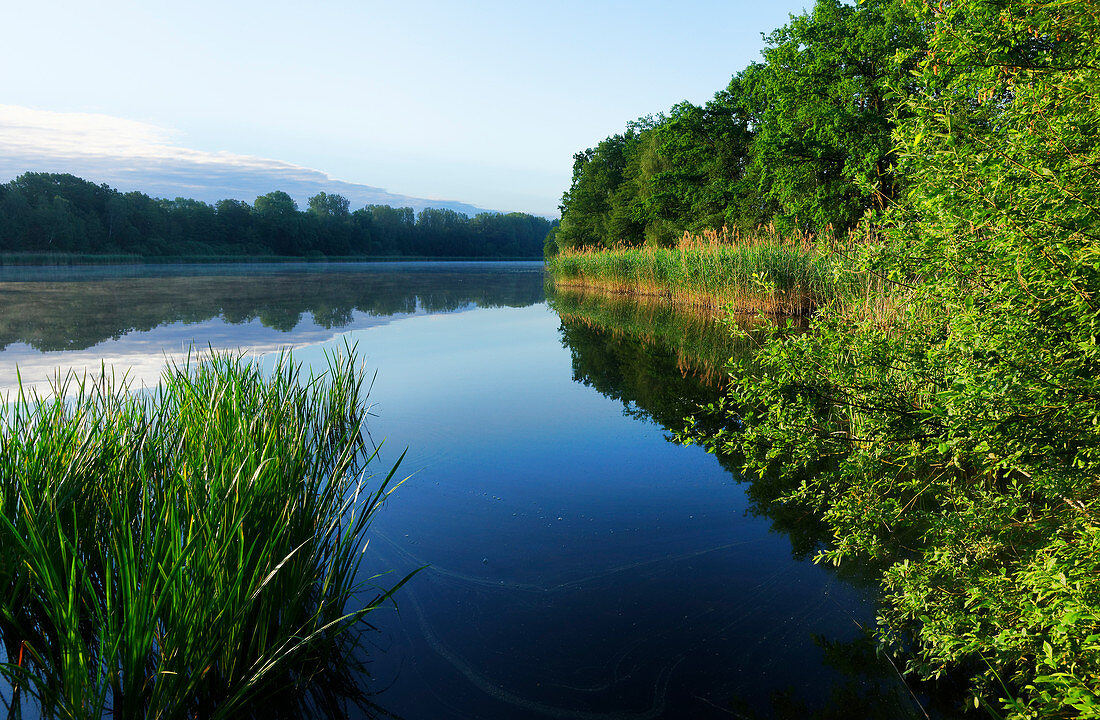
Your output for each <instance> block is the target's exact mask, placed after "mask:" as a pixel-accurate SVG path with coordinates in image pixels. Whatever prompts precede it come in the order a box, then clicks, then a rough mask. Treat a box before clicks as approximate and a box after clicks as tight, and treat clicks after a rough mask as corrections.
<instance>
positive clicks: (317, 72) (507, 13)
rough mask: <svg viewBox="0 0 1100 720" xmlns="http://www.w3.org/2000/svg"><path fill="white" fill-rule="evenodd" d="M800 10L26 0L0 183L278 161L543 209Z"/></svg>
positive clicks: (496, 205)
mask: <svg viewBox="0 0 1100 720" xmlns="http://www.w3.org/2000/svg"><path fill="white" fill-rule="evenodd" d="M808 7H809V5H808V4H807V3H804V2H794V1H791V0H773V1H772V2H751V1H746V0H728V1H727V2H717V1H705V2H704V1H692V0H682V1H680V2H658V1H656V0H636V1H635V2H597V1H596V0H589V2H575V1H574V0H562V1H558V2H553V3H547V2H539V3H536V2H524V1H522V0H513V1H511V2H496V1H491V2H489V1H487V2H464V3H460V2H441V1H431V2H429V1H414V2H386V3H382V2H352V1H350V0H344V1H337V0H331V1H325V0H317V1H316V2H314V3H310V4H304V3H300V2H295V3H290V2H283V1H280V0H266V1H265V2H252V1H251V0H246V1H243V2H233V1H232V0H221V1H220V2H213V1H209V0H194V1H192V2H188V3H179V2H171V3H169V2H160V1H159V0H143V1H141V2H137V1H123V0H100V1H97V2H94V3H90V2H87V1H86V0H84V1H82V2H68V1H61V2H34V3H31V2H21V3H18V4H12V5H9V7H7V8H5V16H6V17H5V22H4V23H3V25H2V26H0V155H3V156H6V157H7V158H8V159H7V162H6V163H5V164H3V165H0V180H8V179H10V177H9V176H13V175H14V174H16V173H17V172H18V170H19V169H49V170H56V169H60V167H61V166H62V165H63V164H64V163H65V162H66V161H68V162H70V163H71V164H72V166H73V167H74V168H75V169H74V172H76V170H77V169H79V170H83V172H84V173H85V174H87V173H89V172H92V173H94V172H95V171H96V168H102V172H101V173H100V175H101V176H102V177H101V178H94V177H93V178H92V179H96V180H99V181H111V180H112V179H113V178H118V177H124V178H127V179H126V180H124V181H123V182H133V183H138V182H139V181H140V180H141V179H142V178H147V179H148V180H149V181H150V182H151V181H153V180H155V179H156V177H155V176H156V173H157V167H168V166H170V165H171V164H172V163H175V162H183V163H190V165H189V166H188V167H189V168H190V172H191V177H192V181H193V183H194V184H201V182H202V178H201V174H202V168H204V167H206V168H211V169H212V171H214V169H215V168H216V166H218V165H219V163H220V164H222V165H226V164H228V165H230V166H232V167H233V168H235V170H237V171H240V172H242V173H247V172H252V171H255V173H256V174H257V176H258V178H260V180H270V181H272V182H275V181H277V180H278V177H279V176H278V172H279V171H278V170H272V168H276V169H277V168H280V167H283V166H286V167H289V168H297V169H299V170H302V169H304V170H312V171H320V172H321V173H324V174H327V175H328V176H330V177H331V178H333V179H337V180H342V181H346V182H351V183H360V184H364V185H369V186H373V187H375V188H385V189H386V190H388V191H390V192H393V193H400V194H405V195H411V196H417V197H428V198H445V199H451V200H458V201H464V202H467V203H472V204H473V205H476V206H478V207H483V208H492V209H499V210H523V211H528V212H538V213H553V212H554V211H555V210H556V206H557V202H558V200H559V199H560V196H561V193H562V192H563V191H564V190H565V189H566V187H567V186H568V183H569V177H570V172H571V166H572V155H573V153H575V152H577V151H578V150H583V149H584V148H586V147H589V146H592V145H594V144H595V143H597V142H598V141H600V140H601V139H603V138H604V137H606V136H607V135H609V134H611V133H614V132H618V131H621V130H622V129H623V127H624V126H625V124H626V123H627V122H628V121H629V120H632V119H634V118H636V117H639V116H641V115H645V114H648V113H655V112H660V111H663V110H667V109H668V108H669V107H670V106H672V105H673V104H675V103H677V102H679V101H681V100H690V101H693V102H697V103H698V102H704V101H706V100H707V99H709V98H710V97H711V96H712V95H713V94H714V92H715V91H717V90H718V89H720V88H722V87H724V86H725V85H726V83H727V82H728V81H729V78H730V76H731V75H732V74H734V73H735V72H737V71H738V70H740V69H742V68H743V67H745V65H747V64H748V63H749V62H751V61H753V60H756V59H758V58H759V56H760V55H759V54H760V50H761V48H762V47H763V41H762V40H761V37H760V34H761V33H762V32H770V31H771V30H773V29H775V28H776V27H778V26H780V25H782V24H784V23H785V22H786V21H787V18H788V15H789V14H790V13H799V12H801V11H802V10H803V9H804V8H808ZM134 157H138V158H140V159H141V160H142V161H143V162H140V163H136V164H134V166H133V167H130V166H128V165H127V163H128V162H129V160H130V159H131V158H134ZM150 158H153V161H150ZM35 163H38V167H30V166H29V165H33V164H35ZM20 164H22V165H28V166H27V167H21V165H20ZM138 166H140V172H139V171H138V170H137V169H135V168H137V167H138ZM126 170H129V174H126V173H125V172H123V171H126ZM112 173H113V174H112ZM120 173H122V174H121V175H120ZM264 173H267V174H266V175H265V174H264ZM272 173H274V174H272ZM77 174H81V173H80V172H77ZM260 180H258V181H260ZM126 189H129V188H126ZM185 189H186V188H185ZM267 189H275V188H274V187H269V188H267ZM245 190H246V189H244V188H242V190H241V191H240V192H241V193H244V192H245ZM250 191H251V190H249V192H250ZM180 194H187V193H186V192H181V193H180ZM191 195H192V196H196V197H197V196H199V195H200V193H199V192H192V193H191ZM223 196H224V193H223ZM241 199H244V200H249V201H251V200H252V199H254V196H253V197H242V198H241Z"/></svg>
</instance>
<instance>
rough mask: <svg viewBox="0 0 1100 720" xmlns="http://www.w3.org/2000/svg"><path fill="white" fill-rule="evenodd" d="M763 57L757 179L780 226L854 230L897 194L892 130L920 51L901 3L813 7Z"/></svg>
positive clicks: (835, 0)
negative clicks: (903, 85) (900, 91)
mask: <svg viewBox="0 0 1100 720" xmlns="http://www.w3.org/2000/svg"><path fill="white" fill-rule="evenodd" d="M767 41H768V47H767V48H766V49H765V50H764V58H765V60H766V62H767V72H766V73H763V75H762V78H761V79H762V80H763V81H764V82H765V84H766V98H767V104H766V108H765V109H764V112H763V115H762V117H761V118H760V119H759V122H758V124H757V126H756V127H755V141H754V147H753V158H754V174H755V175H756V176H757V177H758V178H759V187H760V192H761V194H762V195H763V197H764V198H765V199H766V200H767V202H768V203H769V204H770V205H771V206H772V207H773V208H774V214H775V219H776V220H777V221H779V223H780V224H781V226H784V227H793V226H795V225H797V226H799V227H801V228H804V229H814V230H820V229H823V228H825V227H826V226H828V225H830V224H831V225H832V226H833V227H834V228H835V229H837V230H846V229H848V228H851V227H852V226H853V225H854V224H855V223H856V221H858V220H859V219H860V217H862V216H863V214H864V213H865V212H866V211H867V210H871V209H874V210H879V211H881V210H883V209H885V208H886V207H887V206H888V205H889V204H890V203H891V202H892V201H893V199H894V197H895V196H896V193H897V188H896V181H895V177H894V173H893V169H892V168H893V165H894V164H895V158H894V154H893V144H892V140H891V132H892V131H893V118H894V117H895V116H896V115H897V113H898V112H899V106H898V103H897V101H896V99H895V98H896V97H897V95H896V93H892V92H891V90H890V87H891V86H892V85H893V86H897V85H898V84H899V83H900V82H902V81H904V80H905V79H906V78H908V77H909V74H910V72H911V71H912V70H913V68H914V66H915V63H916V60H917V59H918V58H919V57H920V53H921V51H922V48H923V46H924V42H925V40H924V29H923V27H922V26H921V24H920V23H919V22H917V19H916V17H915V16H914V14H913V13H912V11H911V10H909V9H908V8H907V7H906V5H905V3H904V2H903V1H902V0H863V2H860V3H859V4H858V5H848V4H846V3H843V2H841V1H840V0H817V2H816V3H815V5H814V9H813V12H812V13H809V14H803V15H799V16H796V17H792V18H791V21H790V23H788V24H787V25H785V26H784V27H782V28H780V29H779V30H776V31H775V32H774V33H772V34H771V35H770V36H769V37H768V38H767Z"/></svg>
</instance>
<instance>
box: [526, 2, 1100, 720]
mask: <svg viewBox="0 0 1100 720" xmlns="http://www.w3.org/2000/svg"><path fill="white" fill-rule="evenodd" d="M1098 33H1100V3H1097V2H1095V1H1092V0H1089V1H1085V2H1081V1H1080V0H1077V1H1074V2H1068V1H1065V0H1026V1H1025V0H947V1H946V2H945V1H943V0H936V1H935V2H932V1H930V0H862V1H861V2H859V3H858V4H847V3H842V2H840V1H839V0H818V1H817V2H816V4H815V5H814V7H813V10H812V12H808V13H805V14H803V15H800V16H797V17H792V18H791V20H790V22H789V23H788V24H787V25H786V26H784V27H783V28H780V29H778V30H776V31H775V32H773V33H772V34H771V35H769V36H768V37H767V48H766V49H765V51H764V53H763V61H762V62H759V63H756V64H753V65H751V66H749V67H748V68H746V69H744V70H743V71H741V72H740V73H738V74H737V75H735V76H734V77H733V79H732V80H731V82H730V83H729V85H728V86H727V87H726V88H725V89H723V90H721V91H719V92H718V93H717V94H716V95H715V97H714V99H713V100H711V101H710V102H708V103H706V104H705V105H703V106H697V105H693V104H691V103H682V104H680V105H677V106H676V107H674V108H672V109H671V110H670V111H669V112H668V113H667V114H662V115H657V116H652V117H646V118H643V119H641V120H637V121H634V122H632V123H630V124H629V125H628V126H627V128H626V130H625V131H624V132H623V133H621V134H617V135H614V136H612V137H609V138H607V139H605V140H603V141H602V142H600V143H598V144H597V145H596V146H595V147H593V148H590V149H588V150H586V151H584V152H581V153H578V154H577V155H576V156H575V158H574V172H573V179H572V184H571V186H570V188H569V189H568V191H567V192H566V193H565V195H564V196H563V199H562V204H561V209H562V219H561V224H560V226H559V227H558V228H556V229H555V230H552V231H551V233H550V235H549V236H548V238H547V243H546V254H547V257H548V258H550V260H551V262H550V267H551V270H552V271H553V270H554V268H555V267H562V268H566V267H573V266H576V265H578V264H580V263H582V262H583V263H586V264H587V265H589V266H593V267H597V266H598V267H603V268H607V270H606V273H604V275H602V276H601V275H599V273H597V272H595V271H594V272H593V276H594V277H598V278H599V277H602V278H604V279H605V280H606V279H607V278H617V279H618V280H619V281H620V283H622V284H626V285H629V284H630V283H637V282H638V280H639V278H641V277H642V275H641V274H639V271H638V268H639V267H641V266H642V263H643V261H646V262H648V260H645V258H646V257H649V256H648V255H646V256H643V255H640V254H638V253H637V252H636V251H635V248H634V247H633V246H641V245H644V246H647V250H648V249H649V248H651V247H653V246H657V247H660V246H675V248H676V249H677V250H678V251H680V253H681V254H680V255H679V256H676V257H674V258H673V259H672V260H671V261H669V262H670V263H672V264H675V267H672V266H671V265H670V267H667V268H666V267H665V266H664V265H660V264H659V263H657V262H656V261H654V262H652V263H651V264H652V265H653V266H654V267H655V268H656V270H653V271H646V272H647V273H648V274H647V275H645V277H646V278H654V280H653V281H652V282H655V283H657V282H667V279H668V278H681V277H682V278H683V284H693V283H695V284H698V283H699V282H700V281H701V278H703V275H702V274H701V273H697V272H690V270H691V266H690V264H689V263H688V260H690V259H691V258H692V257H694V256H697V255H699V254H700V253H702V252H712V250H711V249H710V248H709V246H708V244H707V243H706V242H702V243H700V242H698V241H697V240H696V238H698V237H704V238H710V239H711V240H710V241H709V242H710V244H711V245H721V243H723V242H729V243H731V244H732V246H734V247H735V248H736V247H737V246H738V244H740V246H742V247H749V248H750V249H751V250H752V251H753V253H754V257H756V258H758V260H756V261H754V262H756V263H757V264H756V265H755V266H754V267H753V268H752V272H751V282H752V283H754V284H755V285H757V286H759V287H762V288H769V287H772V288H774V287H775V285H776V283H777V278H776V272H774V270H775V268H773V267H770V266H769V263H770V262H771V261H770V260H769V259H768V258H769V257H773V256H774V257H780V256H779V255H776V254H771V255H769V254H768V253H765V252H762V251H761V248H763V249H767V248H768V247H771V246H776V247H778V246H780V245H782V246H783V247H785V248H795V249H797V251H798V252H800V253H803V254H805V255H806V256H807V257H811V258H814V259H820V260H822V261H823V263H824V265H826V266H827V267H828V268H829V272H831V273H832V274H833V278H834V279H833V282H832V283H831V284H829V285H827V286H826V287H829V288H833V289H834V291H832V292H831V295H827V296H825V297H823V298H820V299H819V300H818V301H816V302H815V304H814V307H813V312H812V315H811V317H810V321H809V325H808V327H807V328H798V329H797V330H793V331H792V329H789V328H788V327H787V323H784V322H778V323H775V322H773V323H772V324H771V327H772V329H771V331H770V333H768V334H766V336H764V337H758V338H756V339H755V342H756V343H757V345H758V348H757V350H756V352H755V353H753V354H752V356H751V358H746V359H738V360H736V361H734V362H732V363H731V365H730V367H729V372H730V375H731V386H730V390H729V393H728V395H727V396H726V397H725V398H723V400H722V401H721V402H719V403H717V404H716V405H713V406H711V407H710V408H709V410H708V411H707V413H709V414H710V415H711V416H712V417H711V421H710V422H708V423H707V424H706V425H707V426H706V427H704V426H703V424H702V423H701V424H699V425H698V426H697V427H696V428H694V429H693V428H691V427H689V428H688V429H687V430H685V431H683V432H680V433H679V437H680V439H681V440H683V441H687V442H698V443H700V444H703V445H705V446H707V447H708V448H710V449H711V450H713V451H715V452H717V453H719V454H720V455H722V456H723V457H726V458H731V459H734V460H735V461H736V464H737V465H738V466H739V467H740V468H741V471H742V473H743V477H744V478H745V479H746V480H747V481H749V482H752V483H754V484H755V483H766V484H767V485H769V486H770V487H771V488H772V489H773V490H774V491H775V495H776V497H777V499H776V500H775V501H774V502H775V504H776V505H777V506H782V507H783V508H785V511H786V512H790V513H803V514H806V515H807V516H813V517H817V518H819V519H820V520H821V521H822V522H823V523H824V524H825V526H826V527H827V528H828V534H829V538H828V540H827V542H825V543H823V544H822V545H821V546H820V547H819V548H818V556H817V558H818V560H819V561H821V562H827V563H835V564H850V563H853V562H855V563H858V564H859V565H860V566H863V567H868V568H874V569H876V571H877V572H879V573H880V576H881V585H882V607H881V612H880V626H879V628H878V637H879V638H880V640H881V641H882V643H883V647H884V648H886V649H888V651H890V652H896V653H898V655H899V657H900V658H902V659H903V668H904V669H905V670H906V671H907V672H908V673H910V674H911V675H913V676H916V677H920V678H924V679H929V680H932V681H939V682H943V683H947V684H957V685H961V686H963V687H965V688H966V691H967V693H968V700H967V705H968V706H971V707H973V708H984V710H985V712H986V714H988V715H990V716H993V717H1002V718H1003V717H1010V718H1039V717H1042V718H1097V717H1100V520H1098V517H1100V430H1098V428H1100V349H1098V348H1100V345H1098V338H1100V142H1098V140H1100V44H1098V43H1097V42H1096V37H1097V34H1098ZM723 228H724V230H723ZM783 237H786V238H788V240H781V239H778V240H777V239H776V238H783ZM792 239H793V240H792ZM685 240H691V242H685ZM630 253H634V254H630ZM650 255H652V257H653V258H656V259H657V260H661V259H662V258H664V257H665V256H663V255H659V254H656V253H650ZM557 257H565V258H566V259H567V260H568V262H567V263H559V264H558V265H555V262H554V258H557ZM638 258H641V259H638ZM676 263H679V264H676ZM731 264H732V263H731ZM647 282H648V280H647ZM706 416H707V415H706V414H704V415H702V416H701V417H706ZM714 417H717V418H720V419H723V420H725V421H726V426H725V427H724V428H723V427H721V424H720V423H717V424H716V423H714V422H713V419H714ZM715 427H719V428H720V429H719V430H717V431H715V430H714V429H713V428H715Z"/></svg>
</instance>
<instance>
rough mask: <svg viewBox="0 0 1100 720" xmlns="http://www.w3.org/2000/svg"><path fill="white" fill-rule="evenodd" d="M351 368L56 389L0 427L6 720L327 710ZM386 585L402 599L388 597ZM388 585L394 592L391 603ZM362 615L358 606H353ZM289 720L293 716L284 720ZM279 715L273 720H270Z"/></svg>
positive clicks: (366, 506)
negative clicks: (38, 711) (35, 715)
mask: <svg viewBox="0 0 1100 720" xmlns="http://www.w3.org/2000/svg"><path fill="white" fill-rule="evenodd" d="M363 380H364V378H363V374H362V372H361V370H359V369H357V367H356V364H355V358H354V353H353V352H348V353H345V354H342V355H340V356H332V357H330V358H329V365H328V369H327V371H326V372H324V373H322V374H320V375H316V376H315V375H313V374H310V375H309V376H308V377H307V376H304V375H303V374H302V372H301V370H300V369H299V367H298V366H297V365H295V364H294V363H293V362H292V361H291V360H290V359H289V358H285V357H284V358H282V359H281V360H280V361H279V363H278V364H277V366H276V367H275V369H274V370H273V371H272V372H271V373H266V372H261V369H260V368H259V366H258V365H256V364H254V363H249V362H245V361H243V360H242V359H241V358H239V357H237V356H231V355H216V356H214V357H213V358H211V359H209V360H206V361H203V362H201V363H197V362H194V363H190V364H188V365H185V366H183V367H174V368H171V369H169V370H168V371H166V373H165V375H164V378H163V382H162V384H161V385H160V386H159V387H158V388H157V389H156V390H154V391H151V392H149V393H141V394H136V393H129V392H126V388H125V387H124V386H120V385H119V384H117V383H115V382H113V381H112V380H111V379H110V378H101V377H96V378H75V377H69V378H67V379H65V380H64V381H62V382H61V383H60V385H59V386H58V387H57V388H55V390H56V392H55V393H53V394H52V395H51V396H50V397H48V398H47V397H42V398H40V397H34V396H28V395H26V394H23V393H21V394H20V395H19V396H18V397H16V398H14V399H13V398H9V401H10V402H9V405H8V407H7V410H6V411H5V414H4V415H3V418H2V423H0V586H2V587H3V588H4V594H3V598H2V604H0V640H2V643H3V653H4V655H6V660H7V662H6V664H3V665H0V675H2V677H3V678H4V680H5V681H6V682H7V684H8V687H7V688H6V690H5V692H4V693H3V694H4V696H5V701H6V702H7V703H9V704H11V705H12V707H13V710H12V712H16V716H18V710H19V706H20V704H21V703H22V702H23V701H24V700H26V699H28V698H27V696H32V697H33V699H34V701H35V704H38V705H40V706H41V708H42V711H43V714H44V715H46V716H57V717H85V718H91V717H103V716H106V715H107V714H111V715H113V716H114V717H126V718H138V717H160V718H177V717H178V718H183V717H241V716H247V715H248V714H249V713H250V712H251V711H250V708H254V707H255V704H256V703H257V702H260V701H263V700H264V699H268V700H270V699H271V698H272V697H273V696H277V698H278V701H279V703H280V705H281V707H282V708H283V710H284V711H286V710H287V709H288V708H290V709H291V710H290V712H289V714H290V715H293V714H294V713H295V712H297V711H304V709H305V708H306V707H307V706H309V705H310V704H315V703H319V702H327V701H328V700H330V699H331V693H330V690H331V684H330V685H329V686H328V687H327V688H325V687H319V686H318V684H317V683H316V682H314V681H315V680H316V678H317V677H318V676H319V675H325V674H328V673H331V674H332V675H333V676H334V677H336V678H337V679H339V676H340V672H341V667H342V663H341V662H340V660H341V657H342V655H343V651H344V644H345V640H346V639H347V638H348V637H350V636H349V635H348V634H347V632H346V631H349V630H353V629H354V628H355V627H356V626H357V625H358V623H359V621H360V620H361V619H362V618H363V617H364V616H365V615H366V614H367V613H368V612H369V611H370V610H372V609H374V608H375V607H377V606H378V605H379V604H380V603H382V602H384V601H385V600H386V599H388V598H389V596H390V592H392V591H384V590H380V591H377V592H371V591H369V590H368V591H366V592H367V594H366V595H365V596H361V595H360V593H361V592H363V591H364V590H365V589H363V588H360V587H358V581H357V576H358V572H359V566H360V561H361V558H362V554H361V548H362V534H363V531H364V530H365V528H366V526H367V524H368V523H369V522H370V519H371V517H372V515H373V514H374V513H375V512H376V511H377V509H378V508H379V506H380V504H381V503H382V501H383V500H384V498H385V497H386V495H387V492H388V491H387V488H388V486H389V484H390V481H391V478H392V476H393V472H392V471H391V472H390V474H389V475H388V476H387V477H386V478H385V479H384V480H382V481H381V482H378V483H374V484H373V485H372V486H371V487H370V488H368V487H367V486H366V485H365V482H364V476H363V474H362V471H363V469H364V466H365V464H366V463H367V462H368V461H369V458H370V455H369V454H368V453H367V447H366V446H365V444H364V440H363V436H362V423H363V421H364V419H365V415H366V406H365V405H364V403H363V399H364V388H363ZM402 582H403V581H402ZM400 584H401V583H397V586H400ZM364 597H365V598H366V599H365V600H364V599H363V598H364ZM295 709H296V710H295ZM283 714H286V713H285V712H284V713H283Z"/></svg>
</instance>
